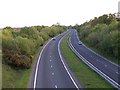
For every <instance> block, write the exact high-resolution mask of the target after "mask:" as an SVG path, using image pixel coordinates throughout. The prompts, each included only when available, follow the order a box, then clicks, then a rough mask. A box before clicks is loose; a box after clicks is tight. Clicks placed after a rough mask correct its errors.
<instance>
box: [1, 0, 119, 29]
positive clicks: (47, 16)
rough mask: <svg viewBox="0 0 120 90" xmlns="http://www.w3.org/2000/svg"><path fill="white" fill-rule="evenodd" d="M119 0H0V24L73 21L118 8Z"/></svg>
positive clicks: (70, 22)
mask: <svg viewBox="0 0 120 90" xmlns="http://www.w3.org/2000/svg"><path fill="white" fill-rule="evenodd" d="M118 1H120V0H0V28H3V27H5V26H11V27H23V26H33V25H52V24H56V23H57V22H59V23H60V24H61V25H75V24H76V23H77V24H81V23H83V22H85V21H87V20H88V21H89V20H90V19H93V18H94V17H96V16H100V15H103V14H109V13H116V12H118Z"/></svg>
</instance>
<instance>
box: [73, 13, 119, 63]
mask: <svg viewBox="0 0 120 90" xmlns="http://www.w3.org/2000/svg"><path fill="white" fill-rule="evenodd" d="M75 28H76V29H77V31H78V35H79V38H80V40H82V41H83V42H84V43H85V44H86V45H87V46H88V47H90V48H91V49H93V50H94V51H96V52H98V53H99V54H101V55H103V56H105V57H106V58H108V59H110V60H112V61H114V62H116V63H119V64H120V61H119V60H120V55H119V51H118V50H119V49H120V38H119V34H120V21H117V20H116V18H115V15H114V14H109V15H107V14H105V15H103V16H100V17H95V18H94V19H93V20H90V21H89V22H85V23H83V24H82V25H76V26H75Z"/></svg>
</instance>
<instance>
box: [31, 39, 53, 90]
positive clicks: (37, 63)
mask: <svg viewBox="0 0 120 90" xmlns="http://www.w3.org/2000/svg"><path fill="white" fill-rule="evenodd" d="M51 41H52V39H50V40H49V41H48V42H47V43H46V44H45V46H44V47H43V48H42V51H41V52H40V54H39V57H38V61H37V66H36V70H35V76H34V77H35V78H34V87H33V88H34V90H35V87H36V79H37V72H38V66H39V63H40V58H41V56H42V53H43V50H44V49H45V47H46V46H47V45H48V44H49V43H50V42H51Z"/></svg>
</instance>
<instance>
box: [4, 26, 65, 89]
mask: <svg viewBox="0 0 120 90" xmlns="http://www.w3.org/2000/svg"><path fill="white" fill-rule="evenodd" d="M64 31H65V26H60V25H52V26H50V27H48V26H31V27H23V28H20V29H13V28H11V27H5V28H4V29H3V30H2V67H3V68H2V76H3V77H2V87H3V88H26V87H27V84H28V80H29V77H30V72H31V66H32V63H33V61H34V58H35V55H36V53H37V51H38V49H40V47H42V46H43V44H44V43H45V42H46V41H47V40H49V39H50V38H52V37H54V36H56V35H58V34H60V33H62V32H64Z"/></svg>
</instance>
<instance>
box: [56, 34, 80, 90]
mask: <svg viewBox="0 0 120 90" xmlns="http://www.w3.org/2000/svg"><path fill="white" fill-rule="evenodd" d="M64 37H65V36H63V37H62V38H61V39H60V41H59V43H58V52H59V56H60V59H61V61H62V63H63V66H64V68H65V70H66V71H67V73H68V75H69V77H70V79H71V80H72V82H73V84H74V85H75V87H76V88H77V89H78V90H79V87H78V86H77V84H76V82H75V81H74V79H73V77H72V76H71V74H70V73H69V71H68V69H67V67H66V65H65V63H64V61H63V58H62V55H61V52H60V42H61V40H62V39H63V38H64Z"/></svg>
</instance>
